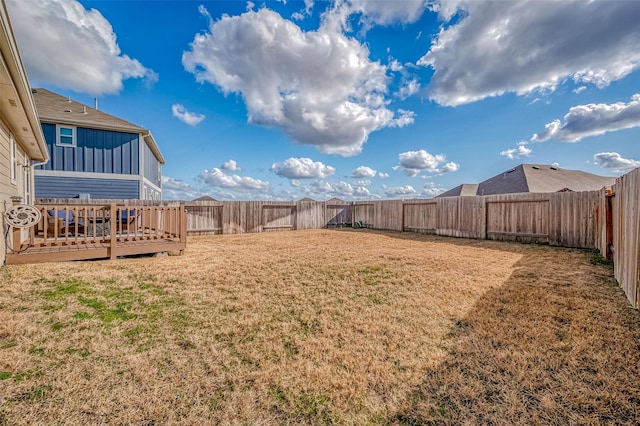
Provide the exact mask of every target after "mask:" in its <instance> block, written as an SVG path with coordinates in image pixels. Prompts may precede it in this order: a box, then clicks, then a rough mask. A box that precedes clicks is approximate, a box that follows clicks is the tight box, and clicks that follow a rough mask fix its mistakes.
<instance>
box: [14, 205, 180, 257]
mask: <svg viewBox="0 0 640 426" xmlns="http://www.w3.org/2000/svg"><path fill="white" fill-rule="evenodd" d="M35 207H36V208H37V209H38V210H40V213H41V214H42V218H41V219H40V221H39V222H38V223H37V224H36V225H35V226H32V227H31V228H28V229H27V230H25V231H21V230H20V229H19V228H14V229H13V230H12V235H13V245H12V248H11V252H12V253H11V255H12V257H15V256H20V255H24V254H31V255H33V254H35V252H38V253H41V254H45V253H46V254H47V255H46V256H45V258H46V260H56V259H54V257H55V256H54V255H52V254H51V253H55V252H58V253H61V252H65V253H66V254H65V255H64V256H62V257H63V258H64V259H61V260H69V259H71V258H74V259H75V258H91V256H90V254H89V253H86V254H84V255H78V257H73V256H72V255H70V254H69V252H72V251H80V250H84V251H91V250H94V251H95V250H98V251H99V252H100V253H95V255H96V256H95V257H96V258H97V257H110V258H112V259H114V258H116V257H117V256H122V255H128V254H140V253H154V252H160V251H167V250H175V249H177V250H179V251H180V252H182V250H183V249H184V247H185V246H186V238H187V217H186V210H185V208H184V205H180V206H125V205H119V204H115V203H111V204H102V205H94V204H74V205H64V204H36V205H35ZM56 249H58V250H56ZM31 257H33V256H31Z"/></svg>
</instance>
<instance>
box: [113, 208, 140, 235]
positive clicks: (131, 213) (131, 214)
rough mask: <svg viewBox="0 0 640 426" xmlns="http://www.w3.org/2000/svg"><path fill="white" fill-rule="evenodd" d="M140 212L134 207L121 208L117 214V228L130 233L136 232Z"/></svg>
mask: <svg viewBox="0 0 640 426" xmlns="http://www.w3.org/2000/svg"><path fill="white" fill-rule="evenodd" d="M137 222H138V214H137V213H136V211H135V210H134V209H132V210H120V211H118V213H117V214H116V229H117V230H118V231H119V230H120V229H122V231H123V232H126V233H130V232H135V231H136V228H137Z"/></svg>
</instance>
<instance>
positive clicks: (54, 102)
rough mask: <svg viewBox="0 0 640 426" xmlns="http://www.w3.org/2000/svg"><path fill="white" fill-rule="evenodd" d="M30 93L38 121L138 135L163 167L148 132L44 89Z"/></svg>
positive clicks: (162, 161)
mask: <svg viewBox="0 0 640 426" xmlns="http://www.w3.org/2000/svg"><path fill="white" fill-rule="evenodd" d="M32 94H33V99H34V101H35V104H36V109H37V111H38V117H39V118H40V121H43V122H50V123H62V124H70V125H75V126H80V127H87V128H92V129H106V130H114V131H119V132H130V133H139V134H141V135H142V136H143V137H144V140H145V142H146V143H147V145H149V148H151V150H152V151H153V152H154V154H155V156H156V157H157V158H158V160H159V161H160V163H162V164H164V162H165V160H164V157H163V156H162V153H161V152H160V148H158V145H157V144H156V141H155V140H154V139H153V136H152V135H151V132H150V131H149V130H147V129H145V128H143V127H140V126H137V125H135V124H133V123H130V122H128V121H126V120H123V119H121V118H118V117H115V116H113V115H111V114H107V113H105V112H102V111H99V110H97V109H95V108H91V107H90V106H87V105H85V104H82V103H80V102H77V101H74V100H73V99H70V98H67V97H64V96H62V95H59V94H57V93H54V92H52V91H50V90H47V89H32Z"/></svg>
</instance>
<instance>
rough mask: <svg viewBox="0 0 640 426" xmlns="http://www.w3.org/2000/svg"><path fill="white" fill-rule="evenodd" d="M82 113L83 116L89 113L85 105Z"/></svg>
mask: <svg viewBox="0 0 640 426" xmlns="http://www.w3.org/2000/svg"><path fill="white" fill-rule="evenodd" d="M82 113H83V114H86V113H87V106H86V105H84V106H83V107H82Z"/></svg>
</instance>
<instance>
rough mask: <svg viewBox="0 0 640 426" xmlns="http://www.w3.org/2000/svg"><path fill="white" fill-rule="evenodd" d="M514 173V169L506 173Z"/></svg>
mask: <svg viewBox="0 0 640 426" xmlns="http://www.w3.org/2000/svg"><path fill="white" fill-rule="evenodd" d="M515 171H516V169H511V170H509V171H508V172H507V173H511V172H515Z"/></svg>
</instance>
